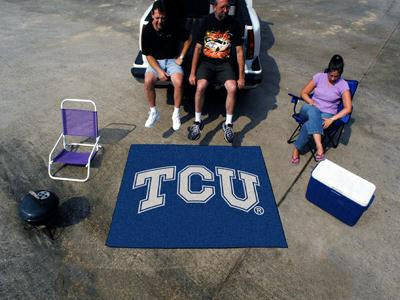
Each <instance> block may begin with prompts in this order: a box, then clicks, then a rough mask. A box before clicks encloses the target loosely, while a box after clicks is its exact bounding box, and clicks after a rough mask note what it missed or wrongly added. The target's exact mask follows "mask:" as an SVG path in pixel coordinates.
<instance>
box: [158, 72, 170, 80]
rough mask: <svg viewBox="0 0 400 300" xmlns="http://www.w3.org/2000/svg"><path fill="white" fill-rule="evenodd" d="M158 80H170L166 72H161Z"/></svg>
mask: <svg viewBox="0 0 400 300" xmlns="http://www.w3.org/2000/svg"><path fill="white" fill-rule="evenodd" d="M158 78H160V80H161V81H167V80H168V79H169V75H168V73H167V72H165V71H164V70H161V72H159V73H158Z"/></svg>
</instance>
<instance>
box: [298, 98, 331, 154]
mask: <svg viewBox="0 0 400 300" xmlns="http://www.w3.org/2000/svg"><path fill="white" fill-rule="evenodd" d="M332 116H333V114H329V113H323V112H321V111H320V110H319V109H318V108H316V107H315V106H313V105H310V104H304V105H303V107H302V108H301V110H300V117H301V118H302V119H303V120H304V121H305V122H304V123H303V126H302V127H301V129H300V133H299V135H298V137H297V140H296V141H295V142H294V146H295V147H296V148H297V149H298V150H300V149H301V148H303V147H304V145H305V144H307V142H308V140H309V139H310V136H311V135H313V134H315V133H319V134H321V135H323V134H324V129H323V127H322V124H323V122H324V120H323V118H325V119H327V118H330V117H332Z"/></svg>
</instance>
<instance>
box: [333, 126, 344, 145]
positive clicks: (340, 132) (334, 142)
mask: <svg viewBox="0 0 400 300" xmlns="http://www.w3.org/2000/svg"><path fill="white" fill-rule="evenodd" d="M343 129H344V125H342V126H340V128H339V130H338V131H339V135H338V137H337V139H336V141H335V136H336V134H337V132H335V134H334V136H333V138H332V146H333V148H337V146H338V145H339V141H340V137H341V136H342V132H343Z"/></svg>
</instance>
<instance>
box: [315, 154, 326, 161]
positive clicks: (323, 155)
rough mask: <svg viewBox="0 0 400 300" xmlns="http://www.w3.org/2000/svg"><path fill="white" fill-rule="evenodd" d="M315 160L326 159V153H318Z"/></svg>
mask: <svg viewBox="0 0 400 300" xmlns="http://www.w3.org/2000/svg"><path fill="white" fill-rule="evenodd" d="M315 160H316V161H317V162H320V161H323V160H325V154H324V153H322V154H316V155H315Z"/></svg>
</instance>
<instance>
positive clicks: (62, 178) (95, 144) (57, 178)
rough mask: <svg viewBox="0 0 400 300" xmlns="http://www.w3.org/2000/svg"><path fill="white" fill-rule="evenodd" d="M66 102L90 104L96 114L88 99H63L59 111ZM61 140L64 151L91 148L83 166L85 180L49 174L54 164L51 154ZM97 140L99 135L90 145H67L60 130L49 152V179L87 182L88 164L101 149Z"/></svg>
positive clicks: (92, 102) (95, 109) (65, 138)
mask: <svg viewBox="0 0 400 300" xmlns="http://www.w3.org/2000/svg"><path fill="white" fill-rule="evenodd" d="M66 102H80V103H90V104H92V105H93V107H94V111H95V112H97V107H96V104H95V103H94V101H93V100H88V99H64V100H62V101H61V106H60V109H63V108H64V104H65V103H66ZM63 126H64V125H63ZM97 126H98V124H97ZM63 129H64V128H63ZM61 139H62V145H63V148H64V149H65V150H68V148H70V147H72V146H83V147H91V148H92V150H91V152H90V155H89V158H88V161H87V163H86V165H85V168H86V170H87V172H86V177H85V178H70V177H58V176H54V175H53V174H52V173H51V166H52V164H53V163H54V162H53V157H52V156H53V152H54V150H55V149H56V147H57V145H58V144H59V143H60V141H61ZM99 140H100V135H98V136H97V137H96V142H95V143H94V144H90V143H75V142H74V143H68V142H67V137H66V136H65V135H64V130H62V132H61V134H60V136H59V138H58V140H57V142H56V143H55V145H54V147H53V149H51V152H50V154H49V165H48V173H49V176H50V178H51V179H54V180H65V181H76V182H85V181H87V180H88V179H89V176H90V162H91V160H92V158H93V155H94V154H95V152H97V151H98V150H99V149H100V148H101V147H102V146H101V145H100V144H99Z"/></svg>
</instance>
